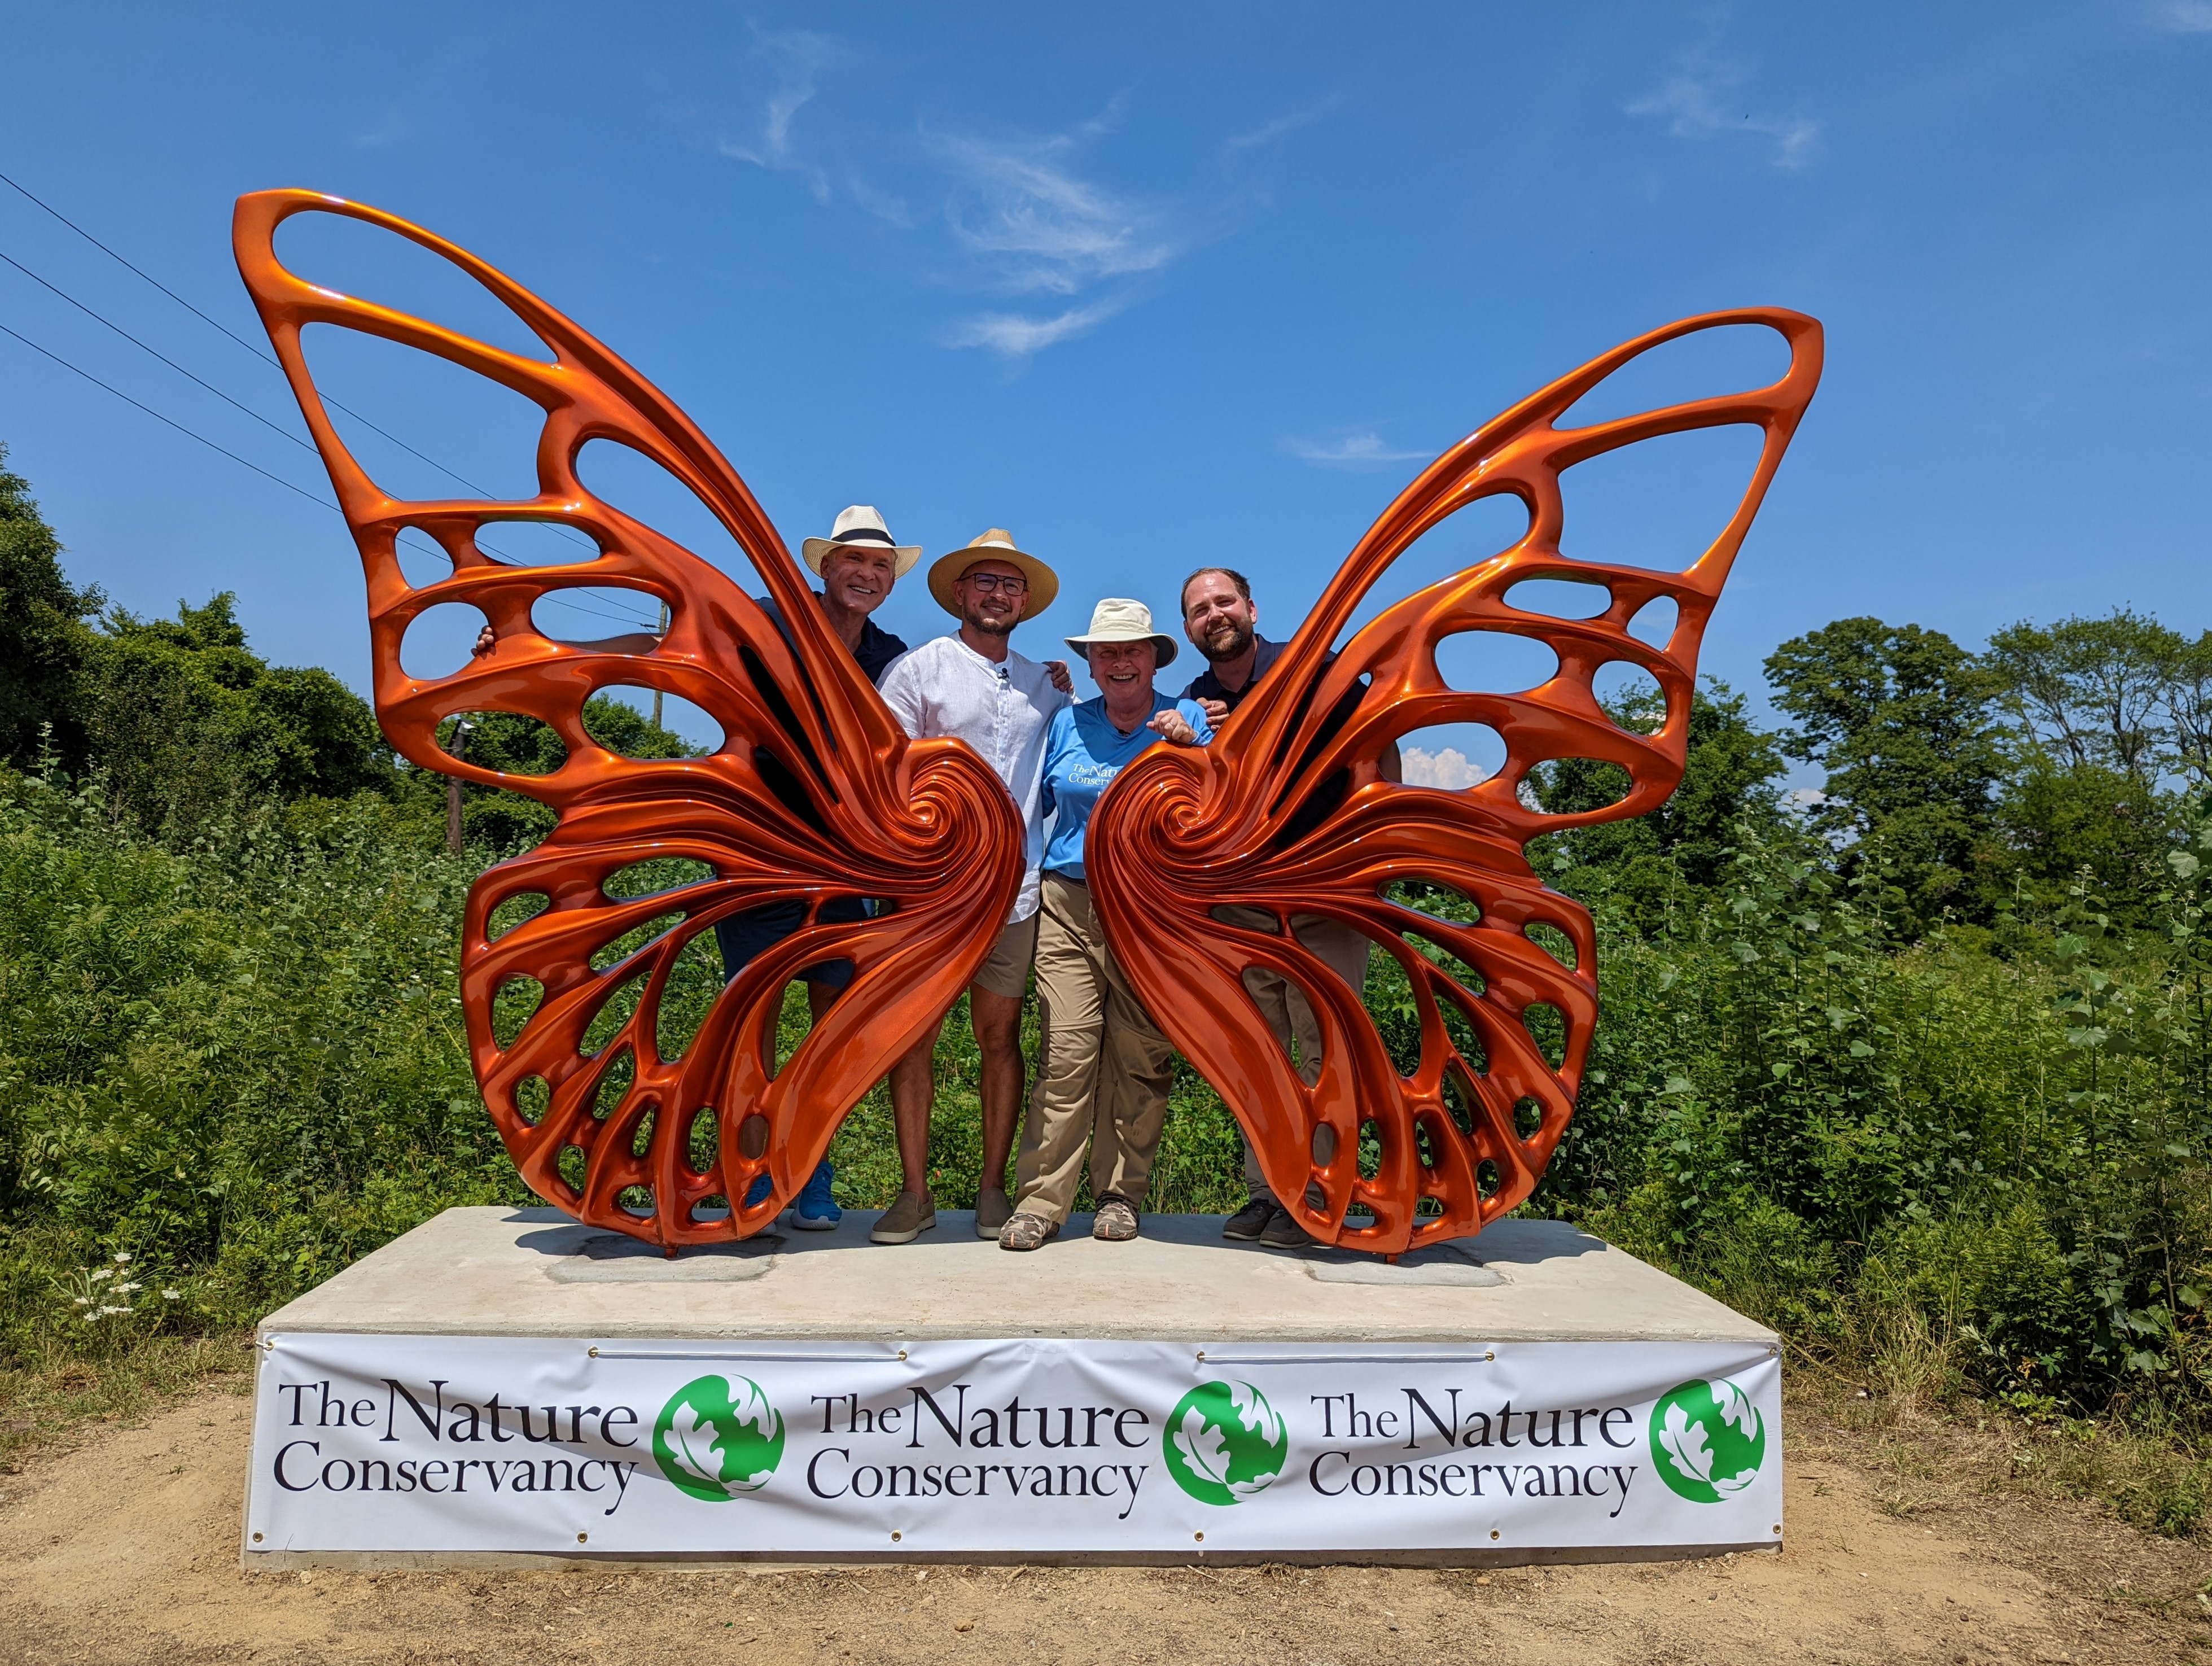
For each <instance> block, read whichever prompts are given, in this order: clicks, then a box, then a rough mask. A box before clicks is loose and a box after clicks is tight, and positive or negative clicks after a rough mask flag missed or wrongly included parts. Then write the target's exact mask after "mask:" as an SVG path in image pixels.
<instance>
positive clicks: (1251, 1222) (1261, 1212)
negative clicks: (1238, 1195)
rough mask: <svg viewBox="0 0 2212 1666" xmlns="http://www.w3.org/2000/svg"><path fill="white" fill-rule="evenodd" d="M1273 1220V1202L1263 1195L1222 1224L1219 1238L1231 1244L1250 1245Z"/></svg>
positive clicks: (1270, 1198)
mask: <svg viewBox="0 0 2212 1666" xmlns="http://www.w3.org/2000/svg"><path fill="white" fill-rule="evenodd" d="M1274 1218H1275V1200H1274V1199H1273V1198H1272V1197H1268V1196H1266V1195H1261V1196H1259V1197H1255V1198H1254V1199H1252V1200H1251V1201H1249V1202H1248V1203H1247V1204H1245V1206H1244V1207H1243V1208H1241V1209H1239V1210H1238V1211H1237V1213H1235V1214H1233V1215H1231V1216H1230V1217H1229V1219H1227V1220H1226V1221H1225V1222H1223V1223H1222V1227H1221V1236H1222V1237H1225V1238H1227V1239H1228V1240H1229V1241H1230V1242H1231V1243H1252V1242H1253V1241H1254V1240H1255V1239H1256V1238H1257V1237H1259V1236H1260V1234H1261V1233H1262V1232H1264V1231H1267V1223H1268V1222H1269V1221H1271V1220H1273V1219H1274Z"/></svg>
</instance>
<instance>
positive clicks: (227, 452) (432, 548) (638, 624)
mask: <svg viewBox="0 0 2212 1666" xmlns="http://www.w3.org/2000/svg"><path fill="white" fill-rule="evenodd" d="M0 258H5V257H4V256H0ZM10 264H13V263H10ZM102 322H105V320H104V319H103V320H102ZM0 333H4V334H7V335H9V336H12V337H15V339H16V340H17V341H19V342H21V343H22V344H23V345H24V346H26V347H27V348H29V349H30V350H32V351H33V353H36V354H38V355H39V356H40V357H42V358H46V359H51V360H52V361H53V362H54V363H56V364H58V365H59V366H61V367H62V368H63V369H64V370H68V371H71V372H73V373H74V374H77V375H79V376H82V377H83V378H84V380H87V381H88V382H90V383H91V384H92V385H93V386H94V387H97V388H100V389H101V390H102V391H103V392H108V393H112V394H113V395H114V396H115V397H116V398H118V399H120V400H122V401H123V403H124V404H127V405H129V406H131V407H132V408H133V409H134V410H141V411H143V412H144V413H145V414H146V415H147V416H149V417H152V418H153V419H154V420H155V422H157V423H162V424H164V425H166V426H167V427H169V428H173V429H176V431H177V432H178V433H179V434H181V435H184V436H185V438H186V439H188V440H197V441H199V443H200V444H202V445H204V446H205V447H207V448H208V449H209V450H210V451H214V452H220V453H222V455H223V456H225V457H228V459H230V460H231V461H232V462H234V463H236V464H238V465H240V467H242V468H247V469H251V470H252V471H253V472H254V473H256V474H258V475H259V476H260V477H262V478H263V479H264V480H269V481H273V482H275V483H276V484H277V485H279V486H282V487H283V489H285V490H286V491H288V492H290V493H292V494H293V495H294V496H297V497H304V498H306V499H307V502H310V503H313V504H314V505H316V506H317V507H319V508H325V509H329V510H331V511H332V512H334V513H338V514H343V511H342V510H339V509H338V506H337V504H335V503H333V502H331V500H330V499H328V498H326V497H321V496H317V495H316V494H315V493H313V492H311V491H309V490H308V489H307V488H306V487H304V486H300V485H295V483H293V482H291V481H289V480H287V479H285V478H284V477H283V476H282V475H280V474H271V473H270V471H268V470H267V469H264V468H263V467H262V466H261V465H259V464H258V463H255V462H252V461H249V460H248V459H246V458H243V457H240V455H239V454H238V453H236V452H234V451H232V450H231V449H230V448H229V447H227V446H222V445H218V444H217V443H216V441H213V440H210V439H209V438H208V437H207V435H204V434H201V433H198V432H197V431H196V430H194V429H189V428H186V427H185V425H184V424H183V423H179V422H178V421H177V420H175V419H174V418H173V417H164V416H163V415H162V414H161V412H160V411H158V410H155V409H154V407H153V406H151V405H149V404H144V403H143V402H142V401H140V400H137V399H134V398H131V396H130V395H129V394H128V393H125V392H124V391H123V390H122V389H121V388H119V387H117V386H114V385H113V384H112V383H109V382H105V381H102V380H100V378H99V377H97V376H95V375H94V374H92V372H90V371H89V370H87V369H85V368H83V367H82V366H81V365H76V364H72V363H70V361H69V360H67V359H65V358H64V357H63V356H61V355H60V354H58V353H56V352H53V351H52V350H49V349H47V348H44V347H41V346H40V345H39V344H38V343H36V342H34V341H33V340H32V339H31V338H30V337H28V336H26V335H24V334H22V333H21V331H16V330H14V329H10V328H9V326H8V325H5V324H0ZM141 345H143V343H142V344H141ZM149 351H151V350H150V349H149ZM155 357H157V358H158V357H160V355H159V354H156V355H155ZM163 362H164V363H167V360H163ZM194 380H198V379H197V377H196V378H194ZM203 386H204V384H203ZM249 414H250V413H249ZM286 437H287V438H289V437H290V436H289V435H287V436H286ZM308 449H309V450H310V451H312V450H313V447H308ZM408 530H412V529H411V528H410V529H408ZM417 547H419V548H422V549H424V550H428V551H429V552H430V553H431V554H433V555H435V556H440V557H441V558H444V559H448V560H449V559H451V557H449V556H446V552H445V551H444V550H442V549H441V548H439V547H438V546H437V545H436V544H430V543H428V542H427V541H426V542H422V543H421V544H418V546H417ZM483 547H484V546H483V544H482V543H481V542H479V543H478V544H477V548H478V549H480V550H481V549H483ZM489 553H497V552H489ZM545 599H546V600H548V601H550V602H551V603H553V604H554V605H556V606H559V607H565V608H568V609H569V610H570V611H574V612H577V613H588V614H590V615H592V617H595V618H601V619H611V620H612V621H614V623H617V624H626V625H629V626H630V627H631V628H632V629H651V627H650V626H649V625H647V623H646V622H645V621H644V620H642V619H638V618H635V617H630V616H629V615H626V614H619V613H609V612H605V611H601V610H600V609H599V608H595V607H590V606H587V605H585V604H583V603H581V602H575V601H570V600H568V599H567V598H565V597H563V596H561V595H559V594H557V593H552V592H548V593H547V594H546V597H545Z"/></svg>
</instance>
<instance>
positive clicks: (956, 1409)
mask: <svg viewBox="0 0 2212 1666" xmlns="http://www.w3.org/2000/svg"><path fill="white" fill-rule="evenodd" d="M874 1219H875V1216H874V1215H873V1214H872V1213H867V1212H863V1211H857V1210H848V1211H847V1212H846V1214H845V1217H844V1221H843V1223H842V1225H841V1226H840V1227H839V1228H838V1229H837V1230H836V1231H832V1232H826V1233H814V1232H800V1231H792V1230H790V1229H789V1228H788V1227H784V1228H781V1229H779V1230H778V1231H775V1232H774V1233H771V1234H769V1235H767V1236H764V1237H760V1238H757V1239H754V1240H751V1241H750V1242H748V1243H743V1244H737V1245H732V1246H728V1247H725V1248H719V1249H708V1250H692V1251H687V1252H686V1253H685V1254H684V1255H683V1256H680V1257H678V1258H677V1259H675V1260H669V1259H667V1258H665V1257H664V1256H661V1255H660V1254H659V1252H658V1251H656V1250H654V1249H652V1248H650V1247H649V1246H647V1245H644V1244H641V1243H635V1242H634V1241H632V1240H629V1239H625V1238H623V1237H619V1236H617V1235H615V1234H610V1233H605V1232H602V1231H597V1230H595V1229H592V1228H586V1227H582V1226H579V1225H576V1224H575V1223H574V1221H572V1220H570V1219H568V1218H567V1217H566V1216H564V1215H562V1214H561V1213H558V1212H556V1211H554V1210H550V1209H526V1210H506V1209H496V1208H471V1209H453V1210H449V1211H447V1213H444V1214H442V1215H441V1216H439V1217H438V1218H437V1219H435V1220H433V1221H430V1222H428V1223H427V1224H426V1225H422V1226H421V1227H418V1228H416V1230H415V1231H412V1232H410V1233H408V1234H407V1235H406V1236H404V1237H401V1238H399V1239H398V1240H397V1241H396V1242H394V1243H391V1244H389V1245H387V1246H386V1247H385V1248H384V1249H380V1250H379V1251H377V1252H376V1253H375V1254H374V1255H372V1256H368V1257H367V1258H366V1259H364V1260H363V1261H362V1262H359V1263H357V1264H356V1265H355V1266H354V1267H352V1268H349V1269H347V1270H346V1271H345V1272H343V1273H342V1274H338V1275H337V1277H336V1278H333V1279H331V1280H330V1281H329V1282H328V1283H326V1284H325V1285H323V1286H320V1287H319V1288H318V1289H316V1290H314V1291H313V1292H309V1293H308V1294H307V1295H306V1296H303V1297H301V1298H300V1299H298V1300H297V1301H295V1302H293V1303H291V1304H289V1305H288V1306H286V1307H284V1308H283V1309H281V1310H279V1311H277V1312H276V1313H274V1314H272V1315H270V1317H269V1318H268V1320H267V1321H266V1322H264V1325H263V1327H262V1329H261V1333H260V1340H261V1344H262V1346H261V1372H260V1377H261V1381H260V1383H259V1388H258V1393H259V1402H260V1403H259V1412H258V1419H257V1425H256V1437H255V1455H254V1474H253V1484H252V1492H251V1496H250V1498H249V1504H248V1512H247V1513H248V1521H247V1523H246V1535H245V1541H244V1547H243V1548H244V1554H245V1560H246V1563H247V1565H248V1566H301V1565H303V1564H309V1565H312V1564H322V1565H345V1566H362V1565H363V1564H365V1563H366V1564H371V1565H386V1566H389V1565H402V1566H426V1565H428V1566H455V1565H463V1564H481V1563H483V1562H484V1561H486V1560H508V1559H511V1558H514V1557H522V1558H526V1559H530V1560H533V1561H536V1562H538V1563H540V1564H541V1565H542V1564H543V1562H544V1560H547V1559H560V1560H567V1559H573V1558H578V1557H584V1558H593V1559H600V1558H610V1557H612V1558H623V1559H634V1560H668V1559H673V1558H681V1557H687V1556H688V1557H699V1556H757V1557H773V1558H775V1559H777V1560H797V1559H803V1558H807V1557H823V1558H837V1559H842V1560H852V1559H854V1558H866V1559H867V1560H884V1559H885V1558H892V1557H919V1558H925V1559H927V1558H932V1557H934V1558H939V1559H943V1560H1176V1561H1184V1560H1190V1559H1191V1558H1192V1557H1194V1556H1205V1557H1209V1558H1212V1557H1221V1558H1229V1559H1236V1560H1345V1559H1355V1560H1390V1561H1449V1562H1468V1561H1484V1560H1540V1559H1547V1558H1551V1559H1557V1558H1563V1557H1564V1558H1577V1559H1587V1558H1592V1557H1609V1556H1620V1555H1632V1556H1633V1555H1668V1554H1685V1553H1698V1552H1703V1551H1707V1550H1711V1549H1715V1548H1721V1547H1729V1548H1744V1547H1751V1546H1754V1545H1756V1546H1760V1547H1772V1546H1774V1545H1776V1544H1778V1542H1779V1535H1780V1532H1781V1522H1780V1516H1779V1510H1780V1503H1779V1499H1780V1486H1779V1471H1780V1438H1779V1437H1780V1430H1779V1410H1780V1402H1779V1367H1778V1360H1777V1358H1776V1356H1777V1354H1778V1347H1777V1343H1776V1339H1775V1337H1774V1336H1773V1335H1772V1333H1771V1332H1769V1331H1767V1330H1766V1329H1764V1328H1762V1327H1760V1326H1759V1325H1756V1324H1753V1322H1750V1321H1749V1320H1747V1319H1746V1318H1744V1317H1742V1316H1741V1315H1739V1314H1736V1313H1735V1312H1733V1311H1731V1310H1729V1309H1728V1308H1726V1307H1724V1306H1723V1305H1721V1304H1719V1303H1717V1302H1715V1301H1713V1300H1712V1299H1711V1298H1708V1297H1706V1296H1705V1295H1702V1294H1700V1293H1699V1292H1697V1291H1695V1290H1692V1289H1691V1288H1690V1287H1689V1286H1686V1285H1684V1284H1682V1283H1681V1282H1680V1281H1679V1280H1674V1279H1673V1278H1670V1277H1668V1276H1667V1275H1666V1274H1662V1273H1660V1272H1659V1271H1657V1270H1656V1268H1651V1267H1650V1266H1648V1265H1646V1264H1645V1263H1644V1262H1639V1261H1638V1260H1636V1259H1635V1258H1634V1257H1633V1256H1628V1255H1626V1254H1624V1253H1622V1252H1621V1251H1620V1250H1618V1249H1612V1248H1610V1247H1609V1246H1607V1245H1606V1244H1605V1243H1601V1242H1600V1241H1599V1240H1597V1239H1595V1238H1594V1237H1589V1236H1588V1235H1587V1234H1585V1233H1583V1232H1580V1231H1577V1230H1575V1229H1574V1228H1572V1227H1571V1226H1568V1225H1562V1224H1559V1223H1556V1222H1548V1221H1523V1220H1508V1221H1504V1222H1502V1223H1500V1224H1499V1225H1496V1226H1494V1227H1492V1228H1491V1229H1490V1230H1489V1231H1486V1232H1485V1233H1484V1234H1483V1235H1482V1236H1481V1237H1480V1239H1478V1240H1473V1241H1468V1242H1466V1243H1460V1244H1455V1245H1450V1246H1446V1247H1443V1248H1441V1249H1432V1250H1428V1251H1425V1252H1422V1253H1419V1254H1416V1255H1412V1256H1407V1257H1405V1258H1404V1259H1403V1260H1402V1261H1401V1262H1399V1263H1398V1264H1396V1265H1395V1266H1392V1265H1387V1264H1384V1263H1383V1262H1378V1261H1376V1260H1374V1259H1372V1258H1370V1257H1366V1256H1356V1255H1353V1254H1351V1253H1349V1252H1341V1251H1334V1250H1310V1251H1307V1252H1304V1253H1285V1252H1276V1251H1269V1250H1265V1249H1258V1248H1256V1247H1251V1246H1244V1245H1237V1244H1231V1243H1226V1242H1225V1241H1224V1240H1223V1239H1222V1237H1221V1236H1220V1228H1221V1221H1220V1219H1219V1218H1218V1217H1194V1216H1148V1217H1146V1219H1145V1222H1144V1235H1143V1236H1142V1237H1139V1239H1137V1240H1136V1241H1134V1242H1133V1243H1099V1242H1097V1241H1095V1240H1093V1239H1092V1238H1091V1237H1090V1236H1089V1229H1090V1220H1089V1219H1088V1217H1085V1216H1078V1217H1077V1218H1076V1219H1074V1220H1073V1221H1072V1222H1071V1223H1070V1225H1069V1227H1068V1229H1067V1231H1066V1233H1065V1234H1064V1235H1063V1237H1061V1238H1060V1240H1058V1241H1056V1242H1054V1243H1051V1244H1048V1245H1047V1246H1046V1247H1045V1248H1044V1249H1042V1250H1039V1251H1037V1252H1036V1253H1033V1254H1030V1255H1020V1256H1017V1255H1010V1254H1007V1253H1006V1252H1004V1251H1002V1250H1000V1249H999V1248H998V1247H997V1246H996V1244H995V1243H991V1242H989V1241H987V1240H981V1239H978V1238H977V1237H975V1231H974V1225H973V1217H972V1216H970V1215H968V1214H965V1213H958V1212H951V1211H947V1212H943V1213H940V1214H939V1225H938V1227H937V1229H936V1230H935V1231H933V1232H931V1233H928V1234H926V1235H924V1237H922V1238H921V1239H920V1240H918V1241H917V1242H915V1243H912V1244H908V1245H902V1246H898V1247H878V1246H875V1245H872V1244H870V1243H868V1241H867V1233H868V1229H869V1227H870V1225H872V1223H873V1221H874ZM687 1378H689V1379H690V1382H689V1383H686V1381H685V1379H687ZM702 1384H705V1385H707V1386H705V1387H703V1388H702ZM1691 1389H1695V1390H1696V1392H1695V1393H1692V1394H1690V1395H1688V1397H1687V1398H1685V1397H1684V1396H1685V1392H1686V1390H1691ZM671 1395H672V1396H673V1397H671ZM686 1395H690V1398H689V1399H686V1398H685V1396H686ZM1208 1395H1212V1398H1211V1399H1209V1398H1207V1396H1208ZM1700 1395H1705V1396H1706V1397H1699V1396H1700ZM1670 1396H1672V1397H1671V1398H1670ZM1009 1401H1011V1402H1012V1410H1011V1411H1008V1410H1007V1402H1009ZM664 1402H665V1403H664ZM1683 1407H1687V1408H1688V1410H1687V1411H1686V1412H1685V1411H1683V1409H1682V1408H1683ZM1032 1419H1035V1420H1036V1422H1034V1423H1033V1422H1032V1421H1031V1420H1032ZM1086 1432H1087V1434H1088V1437H1089V1438H1088V1441H1087V1443H1086V1441H1085V1434H1086ZM771 1436H772V1438H771ZM1015 1449H1019V1450H1015ZM841 1454H842V1456H840V1455H841ZM1747 1455H1748V1456H1747ZM1040 1459H1044V1460H1049V1461H1050V1462H1037V1460H1040ZM1070 1459H1073V1460H1077V1461H1075V1462H1069V1461H1068V1460H1070ZM1086 1463H1087V1464H1088V1465H1089V1468H1088V1469H1087V1470H1086V1469H1085V1464H1086ZM456 1466H458V1468H456ZM1239 1466H1241V1469H1240V1467H1239ZM456 1481H458V1482H459V1485H456ZM525 1483H526V1484H525ZM1170 1483H1172V1485H1171V1484H1170ZM1662 1483H1663V1484H1662ZM979 1485H980V1486H981V1488H982V1489H983V1490H982V1493H981V1497H982V1498H985V1499H990V1500H992V1505H991V1506H989V1507H986V1506H984V1505H981V1503H980V1502H979V1503H975V1504H971V1503H969V1499H971V1498H972V1497H974V1496H975V1489H976V1488H977V1487H978V1486H979ZM870 1488H873V1489H874V1490H873V1491H870V1490H868V1489H870ZM1401 1488H1402V1489H1403V1491H1402V1495H1401ZM885 1489H888V1491H886V1490H885ZM517 1492H520V1493H521V1494H522V1496H521V1497H520V1499H518V1498H517V1497H516V1493H517ZM1010 1494H1011V1496H1010ZM862 1500H870V1501H872V1502H868V1503H866V1505H863V1503H862ZM956 1500H957V1502H956ZM610 1501H611V1502H612V1505H613V1507H612V1508H610V1507H609V1503H610ZM624 1505H627V1506H628V1508H627V1510H625V1509H624V1507H623V1506H624ZM777 1511H782V1512H784V1513H783V1514H781V1515H778V1514H777V1513H776V1512H777ZM1608 1511H1610V1513H1609V1514H1608V1513H1607V1512H1608Z"/></svg>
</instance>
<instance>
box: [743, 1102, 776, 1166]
mask: <svg viewBox="0 0 2212 1666" xmlns="http://www.w3.org/2000/svg"><path fill="white" fill-rule="evenodd" d="M768 1135H769V1126H768V1118H767V1117H765V1116H762V1115H761V1114H760V1113H759V1112H758V1111H755V1112H754V1113H753V1114H752V1115H751V1116H748V1117H746V1118H745V1119H744V1121H743V1122H740V1123H738V1156H740V1157H742V1158H744V1159H745V1161H746V1162H748V1163H757V1162H759V1161H760V1160H761V1158H763V1157H765V1156H766V1155H767V1154H768Z"/></svg>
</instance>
